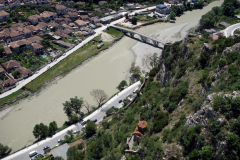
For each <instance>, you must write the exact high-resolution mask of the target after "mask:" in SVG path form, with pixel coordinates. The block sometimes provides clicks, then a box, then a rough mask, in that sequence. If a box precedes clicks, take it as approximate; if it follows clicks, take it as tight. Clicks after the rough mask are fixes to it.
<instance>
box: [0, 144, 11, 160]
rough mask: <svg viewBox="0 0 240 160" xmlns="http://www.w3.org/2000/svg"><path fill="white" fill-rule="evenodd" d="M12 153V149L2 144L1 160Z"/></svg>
mask: <svg viewBox="0 0 240 160" xmlns="http://www.w3.org/2000/svg"><path fill="white" fill-rule="evenodd" d="M11 151H12V148H9V147H8V146H4V145H3V144H1V143H0V158H3V157H6V156H7V155H9V154H10V153H11Z"/></svg>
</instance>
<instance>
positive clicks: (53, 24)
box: [48, 22, 59, 28]
mask: <svg viewBox="0 0 240 160" xmlns="http://www.w3.org/2000/svg"><path fill="white" fill-rule="evenodd" d="M48 25H49V26H50V27H56V28H58V27H59V24H58V23H55V22H51V23H48Z"/></svg>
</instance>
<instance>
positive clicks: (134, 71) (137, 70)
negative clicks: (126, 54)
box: [130, 62, 141, 79]
mask: <svg viewBox="0 0 240 160" xmlns="http://www.w3.org/2000/svg"><path fill="white" fill-rule="evenodd" d="M130 73H131V74H132V77H133V78H135V79H139V78H140V76H141V70H140V67H139V66H135V62H133V63H132V64H131V68H130Z"/></svg>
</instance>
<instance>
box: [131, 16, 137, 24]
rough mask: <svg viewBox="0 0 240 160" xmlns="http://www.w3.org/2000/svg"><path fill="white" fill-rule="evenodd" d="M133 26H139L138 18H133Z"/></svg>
mask: <svg viewBox="0 0 240 160" xmlns="http://www.w3.org/2000/svg"><path fill="white" fill-rule="evenodd" d="M132 24H133V25H136V24H137V18H136V17H133V18H132Z"/></svg>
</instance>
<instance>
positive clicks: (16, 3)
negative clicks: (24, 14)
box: [8, 0, 21, 8]
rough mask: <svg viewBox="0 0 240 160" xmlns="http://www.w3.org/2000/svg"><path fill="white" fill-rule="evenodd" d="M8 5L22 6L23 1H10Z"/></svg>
mask: <svg viewBox="0 0 240 160" xmlns="http://www.w3.org/2000/svg"><path fill="white" fill-rule="evenodd" d="M8 6H9V8H13V7H17V6H21V2H20V0H16V1H14V2H13V1H12V2H9V3H8Z"/></svg>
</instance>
